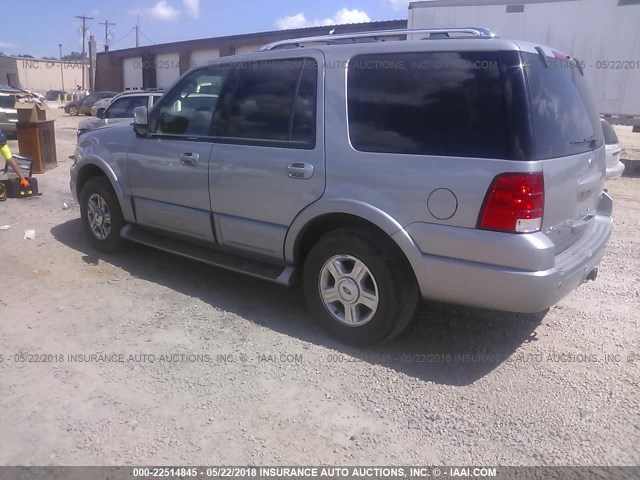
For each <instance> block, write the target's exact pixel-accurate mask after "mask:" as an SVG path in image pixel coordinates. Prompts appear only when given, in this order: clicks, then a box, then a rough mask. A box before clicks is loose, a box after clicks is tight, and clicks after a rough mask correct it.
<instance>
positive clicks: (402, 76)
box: [347, 52, 510, 158]
mask: <svg viewBox="0 0 640 480" xmlns="http://www.w3.org/2000/svg"><path fill="white" fill-rule="evenodd" d="M347 96H348V100H347V103H348V111H349V136H350V139H351V144H352V145H353V147H354V148H355V149H356V150H361V151H365V152H382V153H404V154H414V155H442V156H460V157H486V158H510V157H509V146H508V135H507V126H506V114H505V101H504V94H503V88H502V82H501V78H500V69H499V65H498V57H497V54H496V53H495V52H486V53H485V52H464V53H454V52H429V53H407V54H394V55H362V56H358V57H354V58H353V59H352V61H351V62H349V72H348V81H347Z"/></svg>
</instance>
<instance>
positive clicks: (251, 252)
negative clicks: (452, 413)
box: [71, 38, 612, 312]
mask: <svg viewBox="0 0 640 480" xmlns="http://www.w3.org/2000/svg"><path fill="white" fill-rule="evenodd" d="M533 48H534V46H533V45H528V44H522V45H520V44H519V43H515V42H512V41H509V40H501V39H493V38H476V39H457V38H456V39H454V38H451V39H446V40H436V41H431V40H430V41H402V42H382V43H360V44H352V45H332V46H316V47H313V48H299V49H288V50H277V49H276V50H272V51H266V52H261V53H256V54H252V55H247V56H242V57H225V58H224V61H225V62H233V61H235V60H237V61H240V60H242V61H249V62H250V61H252V60H263V59H286V58H299V57H301V56H304V57H313V58H315V59H316V60H317V61H318V65H320V66H321V67H322V68H319V69H318V93H317V110H316V112H317V116H316V142H315V147H314V148H313V149H308V150H304V149H295V148H276V147H273V146H256V145H247V144H242V142H239V143H238V144H236V143H233V142H229V141H225V142H224V143H221V142H216V141H215V139H213V138H204V139H202V138H200V139H191V138H188V137H183V138H177V139H167V138H154V136H153V135H150V137H149V138H142V137H138V136H136V135H135V134H134V132H133V131H132V129H131V127H129V126H121V125H117V126H114V127H109V128H105V129H98V130H95V131H94V132H90V133H88V134H85V135H82V136H81V137H80V141H79V150H78V154H77V157H76V162H75V164H74V166H73V167H72V171H71V184H72V188H75V184H76V181H77V178H78V175H79V173H80V172H81V171H82V169H83V168H84V166H86V165H87V164H91V165H104V164H106V165H107V166H108V167H109V168H110V169H111V173H109V174H108V177H109V179H110V180H111V182H112V184H114V188H115V189H116V192H117V193H118V197H119V198H120V200H121V204H122V203H124V204H126V205H127V206H125V207H123V210H124V209H125V208H126V209H127V212H126V213H125V217H126V219H127V221H128V222H130V223H135V224H139V225H142V226H147V227H152V228H154V229H156V230H165V231H166V232H168V233H172V234H179V235H181V236H185V237H189V238H192V239H194V240H198V241H201V242H202V241H204V242H206V243H208V244H209V245H210V246H211V247H212V248H217V249H219V248H222V249H224V250H232V251H233V252H235V253H240V254H243V255H247V256H251V257H255V256H259V257H261V258H268V259H270V260H273V261H278V262H283V263H284V264H287V265H291V266H296V265H298V264H299V262H300V258H299V241H300V238H301V235H302V234H303V233H304V232H305V229H306V227H307V226H308V225H310V224H311V223H312V222H313V221H314V220H315V219H317V218H320V217H322V216H324V215H331V214H336V213H342V214H349V215H352V216H355V217H358V218H360V219H362V220H365V221H367V222H370V223H372V224H373V225H375V226H377V227H378V228H380V229H381V230H382V231H384V232H385V233H386V234H387V235H389V237H390V238H391V239H393V240H394V241H395V242H396V244H397V245H398V246H399V247H400V249H401V250H402V252H403V253H404V255H405V256H406V258H407V259H408V261H409V263H410V265H411V267H412V269H413V272H414V274H415V276H416V279H417V282H418V284H419V286H420V290H421V292H422V296H423V297H424V298H427V299H432V300H439V301H446V302H453V303H460V304H466V305H472V306H479V307H486V308H494V309H499V310H507V311H517V312H534V311H539V310H543V309H545V308H548V307H549V306H550V305H553V304H554V303H556V302H557V301H559V300H560V299H561V298H562V297H563V296H565V295H566V294H568V293H569V292H570V291H572V290H573V289H574V288H576V287H577V286H578V285H579V284H580V283H582V282H584V281H585V279H586V276H587V274H588V273H589V272H590V271H591V270H592V269H593V268H595V266H596V265H597V264H598V262H599V260H600V258H601V257H602V254H603V252H604V246H605V243H606V241H607V239H608V237H609V235H610V232H611V226H612V220H611V209H612V203H611V199H610V198H609V197H608V196H607V195H606V194H604V193H602V187H603V185H604V181H605V170H606V164H605V148H604V147H602V148H599V149H597V150H594V151H590V152H587V153H584V154H579V155H573V156H570V157H563V158H553V159H548V160H540V161H514V160H502V159H487V158H469V157H444V156H421V155H405V154H380V153H367V152H362V151H357V150H356V149H354V148H353V146H352V144H351V140H350V138H349V129H348V118H347V117H348V114H347V92H346V88H345V86H346V84H347V76H348V71H349V70H348V62H349V60H350V59H351V58H352V57H353V56H354V55H360V54H367V53H375V54H384V53H397V52H423V51H454V52H455V51H504V50H510V51H531V50H532V49H533ZM533 51H534V52H535V50H533ZM550 51H551V50H550V49H548V48H546V47H545V52H550ZM185 153H190V154H197V156H198V158H199V160H198V162H197V164H190V165H184V164H182V163H181V161H180V158H181V155H183V154H185ZM292 163H300V164H304V165H307V166H312V167H313V168H312V169H311V170H312V172H313V173H312V174H311V175H310V176H309V177H308V178H295V177H292V176H290V175H289V174H288V173H291V172H290V171H288V166H290V165H291V164H292ZM504 172H542V173H543V175H544V182H545V202H546V203H545V205H546V207H545V211H544V218H543V223H542V229H541V231H540V232H537V233H531V234H510V233H499V232H490V231H482V230H478V229H477V228H476V224H477V222H478V215H479V213H480V209H481V206H482V203H483V200H484V197H485V195H486V193H487V189H488V187H489V185H490V184H491V182H492V180H493V179H494V178H495V177H496V175H498V174H501V173H504ZM300 175H303V173H300ZM304 175H306V173H304ZM445 190H446V191H447V192H449V193H447V194H445V195H444V196H439V195H440V194H439V193H438V192H443V191H445ZM448 198H455V209H454V213H453V214H452V215H450V216H449V217H448V218H444V216H441V215H439V213H438V212H441V211H442V210H443V209H444V210H446V209H447V208H449V207H451V201H449V200H447V199H448ZM447 202H449V204H448V203H447ZM132 215H133V217H132Z"/></svg>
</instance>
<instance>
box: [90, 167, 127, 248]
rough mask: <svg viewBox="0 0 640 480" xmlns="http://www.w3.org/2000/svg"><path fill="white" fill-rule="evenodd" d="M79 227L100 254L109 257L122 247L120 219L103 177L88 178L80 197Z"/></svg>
mask: <svg viewBox="0 0 640 480" xmlns="http://www.w3.org/2000/svg"><path fill="white" fill-rule="evenodd" d="M80 214H81V217H82V226H83V228H84V231H85V234H86V235H87V238H88V239H89V242H90V243H91V245H92V246H93V247H94V248H95V249H96V250H99V251H101V252H105V253H113V252H116V251H118V250H119V249H120V248H121V247H122V243H123V240H122V237H121V236H120V230H122V227H123V226H124V217H123V216H122V210H121V209H120V203H119V202H118V197H116V194H115V192H114V191H113V188H112V187H111V183H109V180H107V179H106V178H104V177H92V178H90V179H89V180H87V183H86V184H85V185H84V187H83V188H82V193H81V194H80Z"/></svg>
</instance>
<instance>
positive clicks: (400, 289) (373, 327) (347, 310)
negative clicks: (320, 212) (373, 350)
mask: <svg viewBox="0 0 640 480" xmlns="http://www.w3.org/2000/svg"><path fill="white" fill-rule="evenodd" d="M303 283H304V290H305V296H306V298H307V303H308V304H309V307H310V309H311V311H312V313H313V314H314V315H315V317H316V318H317V319H318V320H319V321H320V323H321V324H323V325H324V326H325V327H326V328H327V330H328V331H329V333H330V334H331V335H332V336H334V337H335V338H337V339H338V340H340V341H341V342H344V343H348V344H351V345H369V344H373V343H379V342H384V341H387V340H390V339H391V338H393V337H394V336H396V335H397V334H399V333H400V332H401V331H402V330H404V328H405V327H406V326H407V325H408V324H409V322H410V321H411V319H412V318H413V314H414V312H415V309H416V306H417V304H418V299H419V294H418V287H417V283H416V280H415V277H414V275H413V272H412V271H411V268H410V266H409V264H408V262H407V260H406V259H405V258H404V256H403V255H402V252H401V251H400V250H399V248H398V247H397V246H396V245H395V244H394V243H393V242H392V241H391V240H390V239H389V238H387V237H385V236H384V234H382V233H378V232H374V231H372V230H369V229H365V228H359V227H358V228H345V229H340V230H337V231H335V232H332V233H330V234H328V235H326V236H324V237H323V238H321V239H320V240H319V241H318V242H317V243H316V245H315V246H314V247H313V248H312V250H311V252H310V253H309V255H308V257H307V259H306V262H305V265H304V279H303Z"/></svg>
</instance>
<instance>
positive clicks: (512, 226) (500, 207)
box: [478, 172, 544, 233]
mask: <svg viewBox="0 0 640 480" xmlns="http://www.w3.org/2000/svg"><path fill="white" fill-rule="evenodd" d="M543 213H544V177H543V174H542V172H536V173H503V174H500V175H498V176H497V177H496V178H494V179H493V182H492V183H491V186H490V187H489V190H488V191H487V195H486V197H485V199H484V203H483V205H482V210H481V211H480V217H479V219H478V228H482V229H484V230H497V231H500V232H511V233H530V232H537V231H539V230H540V227H541V226H542V215H543Z"/></svg>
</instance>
